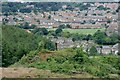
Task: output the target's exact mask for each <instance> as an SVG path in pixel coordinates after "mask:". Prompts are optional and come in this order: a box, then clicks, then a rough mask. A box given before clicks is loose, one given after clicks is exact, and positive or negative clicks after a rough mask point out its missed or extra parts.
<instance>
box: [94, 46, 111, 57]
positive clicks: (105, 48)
mask: <svg viewBox="0 0 120 80" xmlns="http://www.w3.org/2000/svg"><path fill="white" fill-rule="evenodd" d="M96 48H97V51H98V53H100V54H102V55H108V54H110V53H112V48H111V47H110V46H108V45H103V46H96Z"/></svg>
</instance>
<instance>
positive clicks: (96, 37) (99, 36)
mask: <svg viewBox="0 0 120 80" xmlns="http://www.w3.org/2000/svg"><path fill="white" fill-rule="evenodd" d="M93 37H94V40H95V42H96V43H98V44H103V43H105V40H104V39H105V38H106V37H107V36H106V34H105V32H102V31H100V30H98V31H97V32H96V33H95V34H94V35H93Z"/></svg>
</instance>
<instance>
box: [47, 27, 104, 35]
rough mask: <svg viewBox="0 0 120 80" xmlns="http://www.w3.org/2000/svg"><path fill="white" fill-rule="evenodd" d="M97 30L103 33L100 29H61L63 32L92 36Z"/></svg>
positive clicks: (102, 29)
mask: <svg viewBox="0 0 120 80" xmlns="http://www.w3.org/2000/svg"><path fill="white" fill-rule="evenodd" d="M49 30H56V28H54V29H49ZM97 30H101V31H105V28H101V29H63V31H65V32H66V31H67V32H70V33H79V34H92V35H93V34H94V33H95V32H96V31H97Z"/></svg>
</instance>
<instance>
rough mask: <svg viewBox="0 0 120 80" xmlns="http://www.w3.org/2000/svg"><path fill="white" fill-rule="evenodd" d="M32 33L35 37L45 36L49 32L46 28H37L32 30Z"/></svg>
mask: <svg viewBox="0 0 120 80" xmlns="http://www.w3.org/2000/svg"><path fill="white" fill-rule="evenodd" d="M33 33H34V34H37V35H47V34H48V33H49V32H48V30H47V29H46V28H37V29H35V30H33Z"/></svg>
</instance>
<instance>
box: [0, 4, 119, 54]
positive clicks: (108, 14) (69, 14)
mask: <svg viewBox="0 0 120 80" xmlns="http://www.w3.org/2000/svg"><path fill="white" fill-rule="evenodd" d="M83 6H88V9H85V10H80V9H79V6H77V7H74V9H73V10H69V9H68V8H69V5H65V4H64V5H62V7H61V8H60V9H59V10H58V11H42V12H38V11H31V12H29V13H22V12H20V10H19V9H18V10H17V12H16V13H15V14H13V15H7V16H6V15H5V14H4V15H2V16H1V19H2V21H3V23H4V22H7V24H8V25H23V24H26V23H27V24H29V26H32V25H34V26H35V28H46V29H51V28H52V29H53V28H58V27H59V25H63V24H64V25H70V28H71V29H102V28H105V32H106V34H107V36H110V35H111V34H112V33H117V34H118V12H116V10H117V9H118V3H89V4H88V3H83ZM34 7H35V5H34V4H31V5H30V4H28V5H26V6H25V8H31V9H32V8H34ZM27 32H29V33H30V31H29V30H27ZM51 41H54V42H56V43H58V45H57V47H58V49H62V48H68V47H74V46H76V47H80V46H83V47H84V50H85V51H86V50H87V48H88V49H90V48H89V47H88V45H89V46H90V47H91V46H92V45H94V44H95V43H94V41H89V42H86V41H76V42H73V41H72V39H69V38H63V37H62V38H59V39H56V38H53V39H51ZM95 45H96V44H95ZM96 48H97V50H98V52H99V53H101V52H102V53H103V54H109V53H111V52H112V53H114V54H115V55H116V54H117V53H118V43H117V44H115V45H112V46H111V45H110V46H109V45H103V46H102V48H101V47H100V46H99V45H96Z"/></svg>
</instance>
